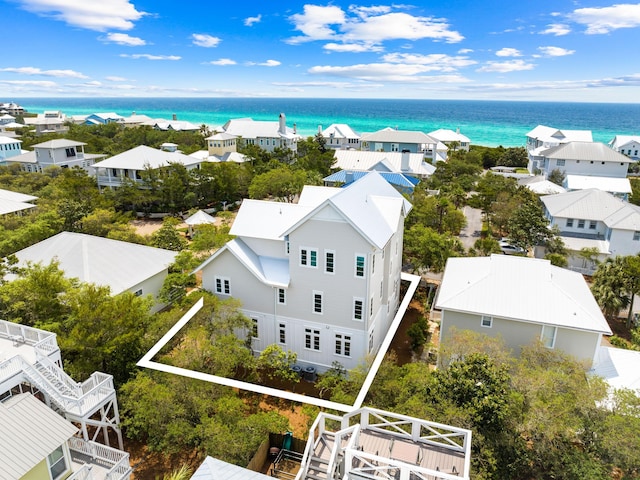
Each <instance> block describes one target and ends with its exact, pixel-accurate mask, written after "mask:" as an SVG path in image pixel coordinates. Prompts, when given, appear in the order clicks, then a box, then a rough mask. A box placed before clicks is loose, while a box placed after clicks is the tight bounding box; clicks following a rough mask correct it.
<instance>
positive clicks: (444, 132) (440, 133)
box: [428, 128, 471, 143]
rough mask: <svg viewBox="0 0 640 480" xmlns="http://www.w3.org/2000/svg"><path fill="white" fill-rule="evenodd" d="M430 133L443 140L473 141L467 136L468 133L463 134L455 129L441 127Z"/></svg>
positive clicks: (431, 135)
mask: <svg viewBox="0 0 640 480" xmlns="http://www.w3.org/2000/svg"><path fill="white" fill-rule="evenodd" d="M428 135H429V136H430V137H433V138H435V139H436V140H439V141H441V142H461V143H469V142H471V140H469V137H467V136H466V135H462V134H461V133H459V132H454V131H453V130H448V129H446V128H439V129H438V130H434V131H433V132H429V133H428Z"/></svg>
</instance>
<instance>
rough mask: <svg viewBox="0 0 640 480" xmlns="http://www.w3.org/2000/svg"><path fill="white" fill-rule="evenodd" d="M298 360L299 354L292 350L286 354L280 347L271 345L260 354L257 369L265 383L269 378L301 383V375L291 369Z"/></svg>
mask: <svg viewBox="0 0 640 480" xmlns="http://www.w3.org/2000/svg"><path fill="white" fill-rule="evenodd" d="M296 360H298V354H297V353H295V352H292V351H291V350H287V351H286V352H285V351H284V350H283V349H282V348H281V347H280V346H279V345H275V344H271V345H268V346H267V347H266V348H265V349H264V350H263V351H262V352H260V355H259V356H258V359H257V361H256V368H257V369H258V372H259V374H260V376H261V377H262V379H263V381H264V379H266V378H268V379H270V380H273V379H280V380H285V381H290V382H299V381H300V375H299V374H298V373H297V372H294V371H293V370H292V368H291V367H293V365H294V364H295V363H296Z"/></svg>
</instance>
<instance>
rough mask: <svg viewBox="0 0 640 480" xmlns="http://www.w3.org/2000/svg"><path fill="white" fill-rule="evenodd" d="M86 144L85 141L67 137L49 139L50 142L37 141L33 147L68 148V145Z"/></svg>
mask: <svg viewBox="0 0 640 480" xmlns="http://www.w3.org/2000/svg"><path fill="white" fill-rule="evenodd" d="M82 145H86V143H84V142H76V141H75V140H67V139H66V138H59V139H57V140H49V141H48V142H42V143H37V144H35V145H33V148H53V149H56V148H68V147H80V146H82Z"/></svg>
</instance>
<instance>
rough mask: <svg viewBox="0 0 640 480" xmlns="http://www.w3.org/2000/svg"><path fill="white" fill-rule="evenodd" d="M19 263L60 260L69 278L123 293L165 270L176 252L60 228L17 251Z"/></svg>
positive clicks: (116, 292) (61, 267) (44, 262)
mask: <svg viewBox="0 0 640 480" xmlns="http://www.w3.org/2000/svg"><path fill="white" fill-rule="evenodd" d="M15 255H16V256H17V257H18V260H19V265H21V266H24V265H25V264H26V263H27V262H31V263H39V262H41V263H43V264H49V263H50V262H51V261H52V260H54V259H55V260H57V261H58V262H59V263H60V269H61V270H62V271H64V273H65V275H66V276H67V277H69V278H78V279H80V280H81V281H83V282H91V283H95V284H97V285H105V286H108V287H109V288H111V293H112V294H113V295H117V294H119V293H122V292H124V291H126V290H128V289H130V288H132V287H134V286H136V285H138V284H140V283H142V282H143V281H145V280H146V279H148V278H150V277H152V276H154V275H157V274H158V273H160V272H162V271H163V270H166V269H167V267H168V266H169V265H171V264H172V263H173V261H174V259H175V256H176V255H177V252H174V251H171V250H164V249H162V248H155V247H148V246H146V245H138V244H136V243H129V242H122V241H120V240H111V239H110V238H102V237H95V236H93V235H86V234H84V233H72V232H62V233H59V234H57V235H54V236H53V237H49V238H47V239H46V240H43V241H41V242H39V243H36V244H35V245H32V246H30V247H27V248H25V249H24V250H20V251H19V252H16V253H15Z"/></svg>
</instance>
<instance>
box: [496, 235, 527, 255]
mask: <svg viewBox="0 0 640 480" xmlns="http://www.w3.org/2000/svg"><path fill="white" fill-rule="evenodd" d="M498 244H499V245H500V250H502V253H504V254H505V255H522V254H523V253H524V248H522V247H516V246H515V245H512V244H511V242H510V241H509V239H508V238H503V239H501V240H500V241H499V242H498Z"/></svg>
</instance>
